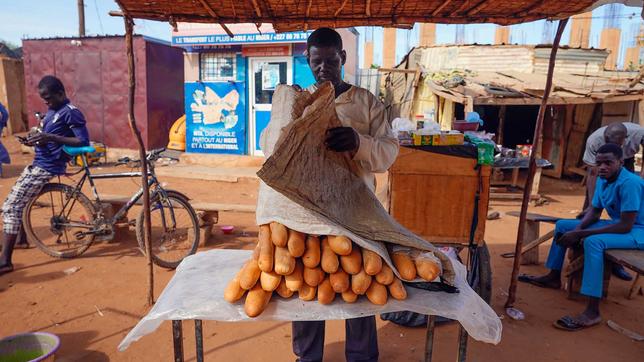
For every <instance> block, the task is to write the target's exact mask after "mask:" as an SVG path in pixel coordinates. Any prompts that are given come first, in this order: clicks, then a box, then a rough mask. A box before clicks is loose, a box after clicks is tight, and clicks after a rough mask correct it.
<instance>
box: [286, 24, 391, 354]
mask: <svg viewBox="0 0 644 362" xmlns="http://www.w3.org/2000/svg"><path fill="white" fill-rule="evenodd" d="M307 57H308V63H309V67H310V68H311V71H312V72H313V76H314V77H315V80H316V84H315V85H312V86H311V87H309V88H307V91H309V92H314V91H315V90H316V88H317V86H318V85H321V84H322V83H324V82H331V83H332V84H333V87H334V88H335V110H336V113H337V115H338V119H339V120H340V122H342V127H335V128H331V129H329V130H328V131H327V134H326V139H325V144H326V146H327V147H328V148H329V149H330V150H333V151H335V152H349V154H350V155H351V157H352V158H353V160H354V161H356V163H357V164H358V166H359V168H360V170H361V176H362V178H363V180H364V181H365V183H366V184H367V186H368V187H369V188H370V189H371V191H375V186H376V184H375V176H374V172H385V171H387V169H388V168H389V167H390V166H391V164H392V163H393V162H394V160H395V159H396V156H397V155H398V139H397V138H396V137H395V135H394V134H393V132H392V130H391V125H390V124H389V121H388V120H387V119H386V117H385V107H384V105H383V104H382V103H381V102H380V101H379V100H378V99H377V98H376V97H375V96H374V95H373V94H371V93H370V92H369V91H368V90H366V89H363V88H359V87H356V86H353V85H351V84H348V83H346V82H344V81H343V80H342V66H343V65H344V63H345V61H346V57H347V55H346V52H345V51H344V50H343V47H342V38H341V37H340V34H338V33H337V32H336V31H335V30H333V29H329V28H320V29H317V30H316V31H314V32H313V33H311V35H310V36H309V38H308V41H307ZM293 352H294V353H295V354H296V355H297V357H298V361H306V362H309V361H322V357H323V353H324V321H306V322H293ZM345 355H346V359H347V361H377V360H378V338H377V334H376V319H375V317H373V316H369V317H363V318H355V319H348V320H347V321H346V344H345Z"/></svg>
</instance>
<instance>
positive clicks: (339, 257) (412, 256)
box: [224, 222, 441, 318]
mask: <svg viewBox="0 0 644 362" xmlns="http://www.w3.org/2000/svg"><path fill="white" fill-rule="evenodd" d="M258 239H259V240H258V242H257V246H256V248H255V250H254V252H253V256H252V257H251V259H250V260H248V261H247V262H246V263H245V264H244V266H243V267H242V268H241V270H240V271H239V272H238V273H237V275H236V276H235V277H234V278H233V279H232V280H231V281H230V282H229V283H228V285H227V287H226V290H225V291H224V299H225V300H226V301H228V302H229V303H236V302H237V301H239V300H240V299H241V298H242V297H243V296H244V295H246V300H245V302H244V311H245V312H246V314H247V315H248V316H249V317H251V318H252V317H257V316H258V315H260V314H261V313H262V312H263V311H264V309H266V306H267V305H268V303H269V301H270V300H271V297H272V296H273V292H276V293H277V294H278V295H279V296H280V297H282V298H291V297H293V296H294V294H295V293H296V292H297V294H298V297H299V298H300V299H301V300H304V301H312V300H314V299H316V297H317V301H318V303H320V304H330V303H331V302H333V301H334V300H335V298H336V294H340V295H341V298H342V300H343V301H344V302H346V303H354V302H356V300H358V298H359V296H361V295H366V297H367V299H368V300H369V301H370V302H371V303H373V304H376V305H384V304H385V303H387V298H388V296H389V295H391V297H392V298H394V299H398V300H403V299H406V298H407V291H406V290H405V287H404V285H403V283H402V282H401V280H400V279H398V278H397V277H396V276H395V274H394V272H393V270H392V269H391V268H390V267H389V265H387V263H386V262H384V261H383V260H382V258H381V257H380V256H379V255H378V254H377V253H375V252H373V251H371V250H368V249H365V248H361V247H360V246H358V245H357V244H355V243H353V242H352V241H351V240H350V239H349V238H347V237H344V236H335V235H327V236H316V235H307V234H304V233H301V232H299V231H296V230H289V229H288V228H287V227H285V226H284V225H282V224H280V223H277V222H272V223H270V224H267V225H261V226H260V227H259V237H258ZM390 257H391V259H392V261H393V263H394V265H395V266H396V269H397V270H398V273H399V274H400V275H401V277H402V278H403V279H405V280H408V281H412V280H414V279H416V278H417V277H420V278H422V279H424V280H427V281H433V280H435V279H436V278H437V277H438V276H439V275H440V273H441V268H440V264H439V263H438V262H437V261H436V260H432V259H431V258H425V257H423V256H422V253H420V252H418V251H416V252H413V251H411V250H404V249H402V250H394V251H392V252H390Z"/></svg>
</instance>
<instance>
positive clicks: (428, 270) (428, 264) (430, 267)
mask: <svg viewBox="0 0 644 362" xmlns="http://www.w3.org/2000/svg"><path fill="white" fill-rule="evenodd" d="M414 264H415V265H416V270H417V271H418V276H420V277H421V278H423V279H425V280H426V281H428V282H431V281H434V279H436V278H437V277H438V276H439V275H440V273H441V268H440V266H438V265H437V264H436V263H435V262H433V261H431V260H429V259H426V258H417V259H416V260H414Z"/></svg>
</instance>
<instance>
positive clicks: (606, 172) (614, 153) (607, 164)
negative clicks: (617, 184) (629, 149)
mask: <svg viewBox="0 0 644 362" xmlns="http://www.w3.org/2000/svg"><path fill="white" fill-rule="evenodd" d="M622 156H623V152H622V147H620V146H619V145H616V144H614V143H607V144H605V145H603V146H601V147H599V149H598V150H597V157H596V158H595V163H596V164H597V174H598V175H599V177H601V178H603V179H611V178H613V177H614V176H615V175H616V174H617V173H618V172H619V170H620V168H621V167H622V165H623V164H624V162H623V161H622Z"/></svg>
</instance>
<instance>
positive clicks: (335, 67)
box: [306, 28, 347, 86]
mask: <svg viewBox="0 0 644 362" xmlns="http://www.w3.org/2000/svg"><path fill="white" fill-rule="evenodd" d="M306 49H307V59H308V61H309V67H310V68H311V72H313V76H314V77H315V81H316V82H318V84H319V83H323V82H326V81H330V82H331V83H333V85H334V86H338V85H340V84H341V83H342V66H343V65H344V62H345V61H346V60H347V53H346V52H345V51H344V50H343V49H342V37H340V34H338V32H337V31H335V30H333V29H330V28H320V29H317V30H316V31H314V32H313V33H311V35H310V36H309V38H308V40H307V41H306Z"/></svg>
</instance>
